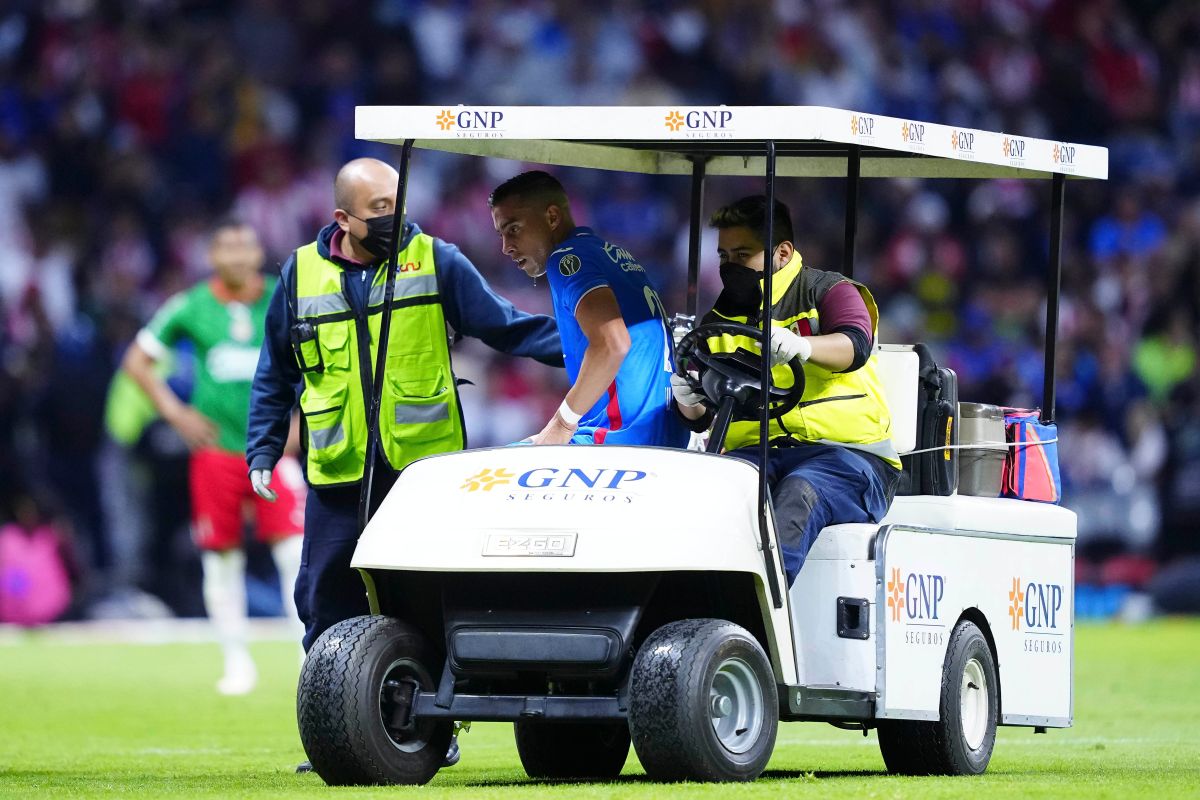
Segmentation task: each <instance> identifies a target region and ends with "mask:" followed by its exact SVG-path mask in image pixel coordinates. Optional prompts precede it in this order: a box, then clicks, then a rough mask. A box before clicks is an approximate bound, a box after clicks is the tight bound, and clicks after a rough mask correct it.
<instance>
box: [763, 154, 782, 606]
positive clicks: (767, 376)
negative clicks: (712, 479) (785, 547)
mask: <svg viewBox="0 0 1200 800" xmlns="http://www.w3.org/2000/svg"><path fill="white" fill-rule="evenodd" d="M766 194H767V230H766V231H765V233H766V235H765V236H764V237H763V307H762V333H763V341H762V365H761V366H762V372H761V375H760V380H761V381H762V416H761V417H760V418H759V428H758V448H759V450H758V459H759V470H758V532H759V543H760V546H761V547H762V551H763V560H764V561H766V563H767V582H768V584H769V585H770V587H771V602H772V603H774V604H775V608H782V607H783V595H782V594H781V593H780V591H779V577H778V576H777V575H776V570H775V553H774V552H772V550H771V537H770V535H769V534H768V532H767V519H768V517H769V516H770V514H771V511H770V509H769V508H768V506H767V503H769V502H770V501H771V492H770V490H769V488H768V486H767V474H768V472H769V464H768V459H770V457H771V441H770V439H771V404H770V402H769V401H770V391H771V327H772V325H771V320H772V319H774V313H773V312H774V303H773V302H772V300H773V298H774V294H772V289H771V278H772V274H771V273H773V272H774V271H775V142H774V141H768V142H767V192H766Z"/></svg>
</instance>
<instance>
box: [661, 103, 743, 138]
mask: <svg viewBox="0 0 1200 800" xmlns="http://www.w3.org/2000/svg"><path fill="white" fill-rule="evenodd" d="M732 123H733V112H732V111H730V110H729V109H726V108H718V109H708V110H702V109H692V110H690V111H680V110H679V109H674V108H673V109H671V111H670V113H668V114H667V115H666V116H665V117H663V125H665V126H666V128H667V130H669V131H670V132H671V133H680V132H682V133H683V135H684V136H685V137H687V138H691V139H732V138H733V127H732Z"/></svg>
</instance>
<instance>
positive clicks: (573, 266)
mask: <svg viewBox="0 0 1200 800" xmlns="http://www.w3.org/2000/svg"><path fill="white" fill-rule="evenodd" d="M582 266H583V262H582V261H580V260H579V256H577V255H575V254H574V253H567V254H566V255H565V256H563V257H562V260H561V261H559V262H558V271H559V272H561V273H562V274H563V275H564V276H566V277H568V278H569V277H571V276H572V275H574V274H575V273H576V272H579V269H580V267H582Z"/></svg>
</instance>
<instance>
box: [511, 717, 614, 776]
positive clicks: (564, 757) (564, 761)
mask: <svg viewBox="0 0 1200 800" xmlns="http://www.w3.org/2000/svg"><path fill="white" fill-rule="evenodd" d="M513 732H514V734H515V735H516V739H517V753H518V754H519V755H520V756H521V766H523V767H525V774H527V775H528V776H529V777H531V778H545V779H553V780H581V781H582V780H612V779H613V778H615V777H617V776H618V775H620V774H621V768H622V767H624V766H625V759H626V758H628V756H629V726H628V725H626V724H625V723H624V722H615V723H613V722H536V721H532V720H528V721H526V720H522V721H519V722H514V723H513Z"/></svg>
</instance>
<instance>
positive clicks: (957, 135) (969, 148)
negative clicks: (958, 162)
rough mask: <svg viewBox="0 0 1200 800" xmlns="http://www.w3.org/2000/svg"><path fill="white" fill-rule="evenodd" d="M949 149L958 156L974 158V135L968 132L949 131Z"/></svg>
mask: <svg viewBox="0 0 1200 800" xmlns="http://www.w3.org/2000/svg"><path fill="white" fill-rule="evenodd" d="M950 149H951V150H953V151H954V153H955V155H958V156H974V155H975V134H973V133H971V132H970V131H957V130H952V131H950Z"/></svg>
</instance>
